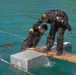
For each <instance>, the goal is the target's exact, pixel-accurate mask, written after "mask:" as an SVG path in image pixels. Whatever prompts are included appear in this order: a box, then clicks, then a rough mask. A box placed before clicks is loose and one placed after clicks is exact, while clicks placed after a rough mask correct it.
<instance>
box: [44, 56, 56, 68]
mask: <svg viewBox="0 0 76 75" xmlns="http://www.w3.org/2000/svg"><path fill="white" fill-rule="evenodd" d="M54 64H55V59H54V58H49V57H45V64H44V66H45V67H52V66H53V65H54Z"/></svg>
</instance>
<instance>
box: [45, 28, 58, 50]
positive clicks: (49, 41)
mask: <svg viewBox="0 0 76 75" xmlns="http://www.w3.org/2000/svg"><path fill="white" fill-rule="evenodd" d="M56 32H57V28H55V29H54V30H53V31H52V29H51V30H50V33H49V36H48V37H47V41H46V46H47V49H48V50H49V49H51V47H52V46H53V44H54V39H55V33H56Z"/></svg>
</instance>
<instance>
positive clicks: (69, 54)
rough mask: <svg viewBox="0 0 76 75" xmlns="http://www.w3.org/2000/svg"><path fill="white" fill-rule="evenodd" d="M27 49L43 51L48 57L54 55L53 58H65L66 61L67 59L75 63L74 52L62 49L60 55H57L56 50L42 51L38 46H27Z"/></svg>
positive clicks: (75, 56) (75, 55)
mask: <svg viewBox="0 0 76 75" xmlns="http://www.w3.org/2000/svg"><path fill="white" fill-rule="evenodd" d="M29 49H30V50H33V51H36V52H40V53H43V54H45V55H46V56H48V57H54V58H57V59H61V60H66V61H69V62H73V63H76V54H71V53H68V52H66V51H64V52H63V54H62V55H60V56H57V55H56V53H57V51H56V50H52V51H46V52H44V51H42V49H41V48H40V47H36V48H29Z"/></svg>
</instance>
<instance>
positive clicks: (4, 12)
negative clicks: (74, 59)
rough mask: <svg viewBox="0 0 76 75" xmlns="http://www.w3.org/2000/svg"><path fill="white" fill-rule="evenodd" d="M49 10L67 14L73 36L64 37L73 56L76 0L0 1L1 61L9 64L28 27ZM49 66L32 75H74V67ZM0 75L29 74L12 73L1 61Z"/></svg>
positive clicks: (61, 63)
mask: <svg viewBox="0 0 76 75" xmlns="http://www.w3.org/2000/svg"><path fill="white" fill-rule="evenodd" d="M50 9H62V10H64V11H65V12H66V13H67V14H68V16H69V23H70V24H71V26H72V29H73V34H72V35H70V34H69V33H68V31H66V33H65V36H64V37H65V41H68V42H70V43H71V44H72V53H74V54H76V50H75V49H76V32H75V30H76V26H75V21H76V15H75V14H76V0H66V1H65V0H45V1H44V0H0V58H1V59H4V60H6V61H7V62H10V55H11V54H14V53H16V52H19V49H20V47H21V44H22V41H23V40H24V39H25V38H26V37H27V34H28V31H29V29H30V27H32V26H33V24H34V23H35V22H37V20H38V19H39V17H40V16H41V14H42V13H43V12H44V11H46V10H50ZM48 26H50V25H48ZM48 32H49V29H48V31H47V32H46V33H45V35H44V36H43V37H42V39H41V40H40V43H39V45H44V44H45V42H46V38H47V35H48ZM43 41H44V42H43ZM10 42H11V43H12V44H13V47H11V48H6V47H5V46H6V44H8V43H10ZM49 63H50V64H49V65H47V66H45V65H44V66H42V67H39V68H36V69H34V70H31V71H30V72H31V73H32V74H34V75H76V64H75V63H70V62H67V61H62V60H57V59H55V60H53V61H49ZM0 75H31V74H29V73H27V72H24V71H21V70H18V69H15V68H13V67H11V66H10V65H8V64H7V63H5V62H4V61H1V60H0Z"/></svg>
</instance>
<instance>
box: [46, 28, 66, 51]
mask: <svg viewBox="0 0 76 75" xmlns="http://www.w3.org/2000/svg"><path fill="white" fill-rule="evenodd" d="M56 32H57V48H56V50H57V51H62V50H63V42H64V38H63V36H64V32H65V29H64V28H58V29H57V28H56V29H55V30H54V31H53V32H52V30H50V33H49V36H48V37H47V41H46V46H47V48H48V49H51V47H52V46H53V44H54V40H55V34H56Z"/></svg>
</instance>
